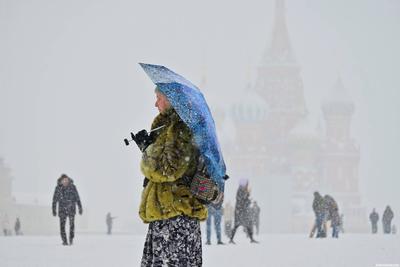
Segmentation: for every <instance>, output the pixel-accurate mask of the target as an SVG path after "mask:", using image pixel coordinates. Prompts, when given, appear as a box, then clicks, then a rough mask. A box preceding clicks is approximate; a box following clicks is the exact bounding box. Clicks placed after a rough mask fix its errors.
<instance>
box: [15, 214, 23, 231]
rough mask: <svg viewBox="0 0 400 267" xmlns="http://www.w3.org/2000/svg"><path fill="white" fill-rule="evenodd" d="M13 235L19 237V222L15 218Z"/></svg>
mask: <svg viewBox="0 0 400 267" xmlns="http://www.w3.org/2000/svg"><path fill="white" fill-rule="evenodd" d="M14 230H15V235H21V234H22V233H21V221H20V220H19V218H18V217H17V219H16V220H15V224H14Z"/></svg>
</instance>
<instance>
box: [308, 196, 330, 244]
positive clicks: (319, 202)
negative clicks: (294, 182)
mask: <svg viewBox="0 0 400 267" xmlns="http://www.w3.org/2000/svg"><path fill="white" fill-rule="evenodd" d="M312 208H313V211H314V213H315V223H314V225H313V228H312V230H311V233H310V237H314V233H315V231H316V230H317V238H323V237H326V227H325V204H324V198H323V197H322V196H321V194H320V193H319V192H317V191H316V192H314V200H313V204H312Z"/></svg>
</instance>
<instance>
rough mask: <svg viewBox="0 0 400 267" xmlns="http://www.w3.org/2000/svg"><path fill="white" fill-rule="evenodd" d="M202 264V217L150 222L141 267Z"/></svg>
mask: <svg viewBox="0 0 400 267" xmlns="http://www.w3.org/2000/svg"><path fill="white" fill-rule="evenodd" d="M201 265H202V251H201V232H200V223H199V220H197V219H194V218H190V217H187V216H178V217H174V218H171V219H167V220H160V221H155V222H151V223H150V224H149V230H148V232H147V236H146V241H145V243H144V250H143V256H142V263H141V266H142V267H150V266H151V267H159V266H185V267H186V266H201Z"/></svg>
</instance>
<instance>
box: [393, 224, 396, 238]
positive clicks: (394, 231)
mask: <svg viewBox="0 0 400 267" xmlns="http://www.w3.org/2000/svg"><path fill="white" fill-rule="evenodd" d="M392 234H394V235H395V234H397V228H396V225H394V224H393V226H392Z"/></svg>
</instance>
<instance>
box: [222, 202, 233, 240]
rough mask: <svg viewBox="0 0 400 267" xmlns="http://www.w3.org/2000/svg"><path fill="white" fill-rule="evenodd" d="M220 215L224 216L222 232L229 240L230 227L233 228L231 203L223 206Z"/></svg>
mask: <svg viewBox="0 0 400 267" xmlns="http://www.w3.org/2000/svg"><path fill="white" fill-rule="evenodd" d="M222 214H223V215H224V230H225V231H224V232H225V235H226V236H227V237H228V238H231V233H232V227H233V207H232V205H231V202H230V201H228V202H227V203H226V204H225V207H224V209H223V210H222Z"/></svg>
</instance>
